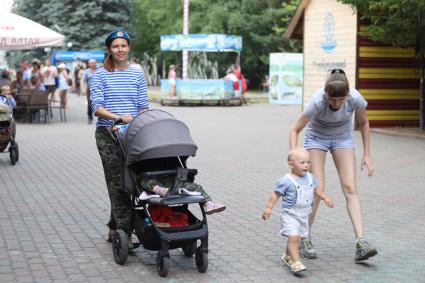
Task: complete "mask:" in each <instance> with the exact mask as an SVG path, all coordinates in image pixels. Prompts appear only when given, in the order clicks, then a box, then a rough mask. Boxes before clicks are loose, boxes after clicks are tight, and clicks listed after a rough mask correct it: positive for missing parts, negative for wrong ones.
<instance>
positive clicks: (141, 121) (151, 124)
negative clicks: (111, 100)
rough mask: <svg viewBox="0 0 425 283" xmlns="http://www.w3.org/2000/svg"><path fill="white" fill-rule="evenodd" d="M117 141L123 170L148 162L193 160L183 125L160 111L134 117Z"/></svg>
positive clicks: (190, 142) (191, 144)
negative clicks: (178, 159)
mask: <svg viewBox="0 0 425 283" xmlns="http://www.w3.org/2000/svg"><path fill="white" fill-rule="evenodd" d="M120 140H121V141H122V145H123V149H124V152H125V153H126V157H125V158H126V160H125V163H126V165H127V166H129V165H131V164H133V163H135V162H137V161H142V160H146V159H152V158H164V157H173V156H194V155H195V154H196V150H197V148H198V147H197V146H196V144H195V143H194V142H193V140H192V137H191V136H190V132H189V128H188V127H187V126H186V124H184V123H183V122H182V121H179V120H177V119H176V118H174V117H173V116H172V115H171V114H170V113H168V112H165V111H162V110H149V111H146V112H143V113H142V114H140V115H138V116H137V117H136V118H134V119H133V120H132V121H131V122H130V124H129V125H128V127H127V129H126V130H125V131H124V132H122V133H120Z"/></svg>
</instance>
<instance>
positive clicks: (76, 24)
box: [13, 0, 131, 50]
mask: <svg viewBox="0 0 425 283" xmlns="http://www.w3.org/2000/svg"><path fill="white" fill-rule="evenodd" d="M130 2H131V0H97V1H83V0H63V1H56V0H38V1H34V0H15V1H14V6H13V12H15V13H17V14H19V15H21V16H24V17H27V18H29V19H31V20H33V21H36V22H38V23H40V24H42V25H44V26H46V27H49V28H51V29H53V30H56V31H58V32H60V33H61V34H63V35H65V37H66V41H67V42H72V44H73V47H72V48H73V49H77V50H78V49H81V50H99V49H101V50H102V49H103V48H104V47H103V42H104V40H105V35H106V34H107V33H108V32H110V31H111V30H113V29H114V28H117V27H126V26H127V25H128V23H129V21H130Z"/></svg>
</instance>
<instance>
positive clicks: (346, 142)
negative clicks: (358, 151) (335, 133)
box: [304, 135, 356, 152]
mask: <svg viewBox="0 0 425 283" xmlns="http://www.w3.org/2000/svg"><path fill="white" fill-rule="evenodd" d="M304 148H305V149H321V150H324V151H330V152H332V151H334V150H335V149H339V148H353V149H354V148H356V146H355V144H354V139H353V136H352V135H350V136H349V137H347V138H345V139H337V140H329V139H321V138H318V137H313V136H308V135H306V136H305V137H304Z"/></svg>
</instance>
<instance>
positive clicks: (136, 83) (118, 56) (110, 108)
mask: <svg viewBox="0 0 425 283" xmlns="http://www.w3.org/2000/svg"><path fill="white" fill-rule="evenodd" d="M105 46H106V48H107V51H108V56H107V58H106V59H105V62H104V64H103V67H101V68H99V69H98V70H97V71H96V73H95V74H94V76H93V78H92V80H91V82H90V99H91V101H92V109H93V113H94V115H95V116H97V117H98V120H97V123H96V133H95V137H96V145H97V148H98V150H99V154H100V157H101V159H102V164H103V171H104V173H105V180H106V185H107V187H108V193H109V199H110V201H111V217H110V220H109V223H108V226H109V229H110V230H109V235H108V241H111V240H112V237H113V235H114V233H115V231H116V230H117V229H121V230H123V231H125V232H127V234H128V235H129V236H130V235H131V230H132V228H131V211H130V205H131V202H130V198H129V196H128V194H127V193H125V192H124V191H123V190H121V188H120V168H121V166H120V158H119V153H118V150H117V148H116V146H115V143H114V141H113V138H112V136H111V134H110V133H109V131H108V130H109V128H110V126H111V124H112V122H113V120H115V119H118V118H121V119H122V120H123V122H124V123H128V122H130V121H131V119H132V118H134V117H136V116H137V115H138V114H140V113H142V112H144V111H146V110H147V109H148V108H149V102H148V96H147V87H146V81H145V77H144V75H143V73H142V72H141V71H139V70H137V69H134V68H129V66H128V63H127V60H128V54H129V51H130V36H129V34H128V33H127V32H125V31H124V30H115V31H113V32H111V33H110V34H109V35H108V37H107V38H106V40H105ZM130 248H131V246H130Z"/></svg>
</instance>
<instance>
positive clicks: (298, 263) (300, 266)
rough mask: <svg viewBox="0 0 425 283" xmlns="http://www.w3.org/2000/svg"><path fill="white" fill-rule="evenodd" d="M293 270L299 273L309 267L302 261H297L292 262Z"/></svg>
mask: <svg viewBox="0 0 425 283" xmlns="http://www.w3.org/2000/svg"><path fill="white" fill-rule="evenodd" d="M291 270H292V272H293V273H298V272H301V271H304V270H307V268H306V267H305V265H304V264H303V263H302V262H301V261H296V262H293V263H292V264H291Z"/></svg>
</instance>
